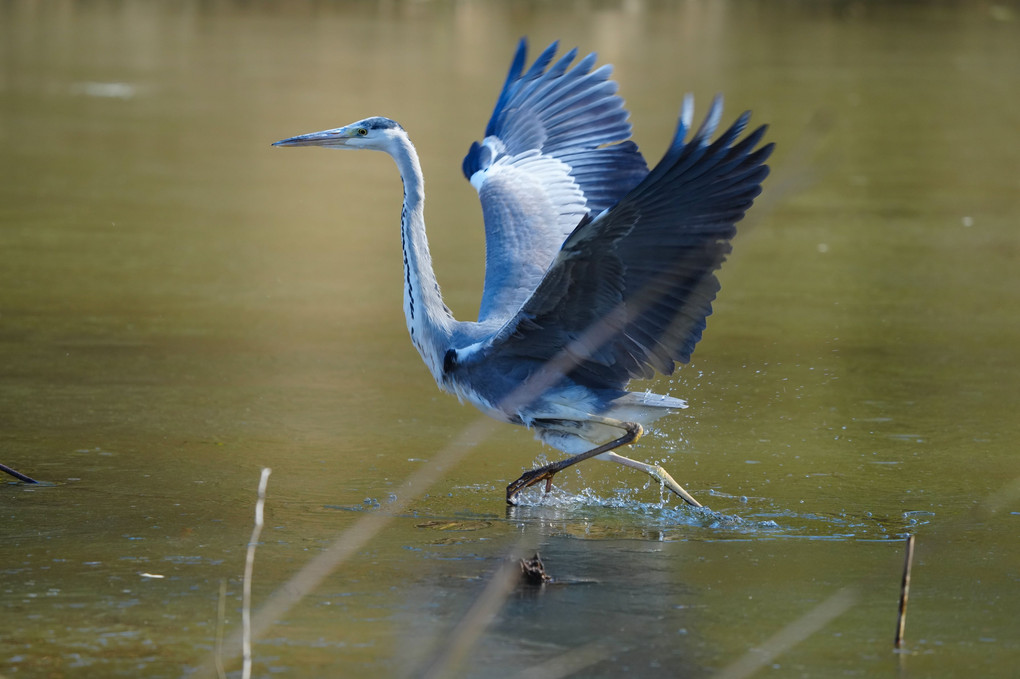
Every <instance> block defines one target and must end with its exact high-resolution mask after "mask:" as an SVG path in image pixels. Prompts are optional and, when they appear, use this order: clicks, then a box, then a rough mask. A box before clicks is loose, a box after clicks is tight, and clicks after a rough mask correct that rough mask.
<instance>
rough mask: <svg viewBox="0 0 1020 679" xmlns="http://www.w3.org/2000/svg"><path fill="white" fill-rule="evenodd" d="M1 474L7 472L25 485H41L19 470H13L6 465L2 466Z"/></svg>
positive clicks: (0, 467) (0, 465)
mask: <svg viewBox="0 0 1020 679" xmlns="http://www.w3.org/2000/svg"><path fill="white" fill-rule="evenodd" d="M0 472H6V473H8V474H10V475H11V476H13V477H14V478H16V479H17V480H18V481H24V482H25V483H39V482H38V481H36V480H35V479H33V478H32V477H31V476H25V475H24V474H22V473H21V472H19V471H18V470H17V469H11V468H10V467H8V466H7V465H5V464H0Z"/></svg>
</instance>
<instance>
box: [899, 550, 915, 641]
mask: <svg viewBox="0 0 1020 679" xmlns="http://www.w3.org/2000/svg"><path fill="white" fill-rule="evenodd" d="M913 565H914V536H913V535H908V536H907V556H906V558H905V559H904V560H903V581H902V582H901V584H900V614H899V616H898V617H897V619H896V641H895V647H896V648H902V646H903V628H904V626H906V624H907V597H909V596H910V569H911V567H912V566H913Z"/></svg>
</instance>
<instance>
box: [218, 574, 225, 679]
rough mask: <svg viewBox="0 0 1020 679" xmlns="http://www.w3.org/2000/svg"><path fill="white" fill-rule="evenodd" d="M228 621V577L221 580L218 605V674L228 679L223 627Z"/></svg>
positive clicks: (223, 678)
mask: <svg viewBox="0 0 1020 679" xmlns="http://www.w3.org/2000/svg"><path fill="white" fill-rule="evenodd" d="M226 623H227V579H226V578H223V579H221V580H220V601H219V605H218V606H217V607H216V676H217V677H219V679H227V670H226V668H225V667H223V629H224V627H225V626H226Z"/></svg>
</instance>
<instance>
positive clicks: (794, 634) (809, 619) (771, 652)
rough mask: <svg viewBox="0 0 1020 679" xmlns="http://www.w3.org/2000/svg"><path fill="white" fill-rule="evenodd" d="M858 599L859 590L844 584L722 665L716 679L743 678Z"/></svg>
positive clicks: (827, 622) (817, 629) (794, 644)
mask: <svg viewBox="0 0 1020 679" xmlns="http://www.w3.org/2000/svg"><path fill="white" fill-rule="evenodd" d="M856 600H857V590H856V589H854V588H852V587H844V588H843V589H841V590H839V591H838V592H836V593H835V594H833V595H832V596H830V597H829V598H828V599H826V600H825V601H823V602H822V603H820V604H818V605H817V606H815V607H814V608H812V609H811V610H810V611H808V612H807V613H805V614H804V615H802V616H800V617H799V618H797V619H796V620H794V621H793V622H791V623H790V624H788V625H787V626H786V627H784V628H783V629H781V630H779V631H778V632H776V633H775V634H774V635H772V637H771V638H770V639H768V640H767V641H766V642H765V643H763V644H762V645H761V646H759V647H758V648H753V649H751V650H750V651H748V652H747V653H745V654H744V656H743V657H741V658H740V659H738V660H737V661H736V662H735V663H733V664H732V665H730V666H728V667H725V668H723V670H722V671H721V672H719V673H717V674H716V675H715V679H744V678H745V677H750V676H751V675H753V674H754V673H755V672H757V671H758V670H760V669H761V668H762V667H764V666H766V665H768V664H771V663H772V661H773V660H775V659H776V658H777V657H779V656H780V655H782V654H783V653H785V652H786V651H788V650H790V649H791V648H793V647H794V646H796V645H797V644H799V643H800V642H802V641H804V640H805V639H807V638H808V637H810V636H811V635H812V634H814V633H815V632H817V631H819V630H820V629H822V628H823V627H825V626H826V625H827V624H829V622H831V621H832V620H834V619H835V618H836V617H837V616H839V615H840V614H842V613H843V612H844V611H846V610H847V609H848V608H850V606H852V605H853V603H854V601H856Z"/></svg>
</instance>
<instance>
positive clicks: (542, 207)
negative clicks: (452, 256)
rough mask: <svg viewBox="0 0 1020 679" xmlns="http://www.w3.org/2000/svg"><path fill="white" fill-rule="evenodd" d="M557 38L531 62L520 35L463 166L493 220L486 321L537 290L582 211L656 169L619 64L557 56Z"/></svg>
mask: <svg viewBox="0 0 1020 679" xmlns="http://www.w3.org/2000/svg"><path fill="white" fill-rule="evenodd" d="M556 49H557V45H556V43H553V44H552V45H550V46H549V47H548V48H547V49H546V50H545V51H543V52H542V53H541V54H540V55H539V56H538V58H537V59H536V60H535V63H534V64H532V65H531V67H530V68H528V69H527V70H526V71H525V69H524V65H525V59H526V54H527V45H526V42H525V41H524V40H521V42H520V44H519V45H518V48H517V53H516V55H515V57H514V60H513V63H512V64H511V66H510V71H509V73H508V75H507V79H506V83H505V84H504V86H503V90H502V91H501V92H500V95H499V97H498V99H497V100H496V107H495V110H494V111H493V114H492V118H491V119H490V120H489V124H488V126H487V127H486V130H485V139H483V140H482V141H481V142H475V143H473V144H472V145H471V149H470V150H469V151H468V154H467V156H465V158H464V164H463V170H464V175H465V176H466V177H467V178H468V179H469V180H470V181H471V183H472V185H474V186H475V188H476V189H477V190H478V195H479V198H480V199H481V203H482V214H483V217H484V219H485V249H486V256H485V287H484V290H483V293H482V302H481V306H480V309H479V321H480V322H486V321H497V322H498V323H503V322H505V321H506V320H507V319H509V318H510V316H511V315H512V314H513V313H514V312H515V311H516V310H517V309H519V308H520V306H521V304H522V303H523V302H524V300H525V299H527V298H528V296H529V295H530V294H531V293H532V292H533V291H534V290H535V288H536V287H537V286H538V284H539V282H540V281H541V280H542V276H543V275H544V274H545V272H546V270H547V269H548V267H549V265H550V264H551V263H552V261H553V259H554V258H555V256H556V252H557V251H558V250H559V249H560V246H561V245H562V244H563V241H564V239H565V238H566V237H567V236H568V235H569V234H570V232H571V231H572V230H573V229H574V227H575V226H576V225H577V222H578V220H580V219H581V217H583V216H585V215H588V214H598V213H600V212H602V211H603V210H605V209H607V208H609V207H611V206H612V205H615V204H616V203H617V202H618V201H619V200H620V199H621V198H622V197H623V196H624V195H626V193H627V192H628V191H629V190H630V189H632V188H633V187H634V186H636V185H637V183H638V182H640V181H641V179H642V178H643V177H644V176H645V175H646V174H647V173H648V167H647V165H646V164H645V161H644V158H642V157H641V153H640V152H639V151H638V148H637V145H636V144H634V143H633V142H631V141H628V140H629V138H630V123H629V122H627V117H628V115H627V111H626V110H625V109H624V107H623V100H622V99H621V98H620V97H618V96H616V89H617V87H616V83H615V82H613V81H612V80H610V79H609V77H610V74H611V73H612V67H611V66H608V65H607V66H602V67H601V68H597V69H594V70H593V66H594V65H595V59H596V56H595V54H590V55H588V56H587V57H584V58H583V59H581V60H579V61H578V62H577V63H573V62H574V60H575V58H576V56H577V50H571V51H570V52H568V53H567V54H566V55H564V56H563V57H561V58H560V59H558V60H556V61H555V63H554V62H553V59H554V57H555V55H556Z"/></svg>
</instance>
